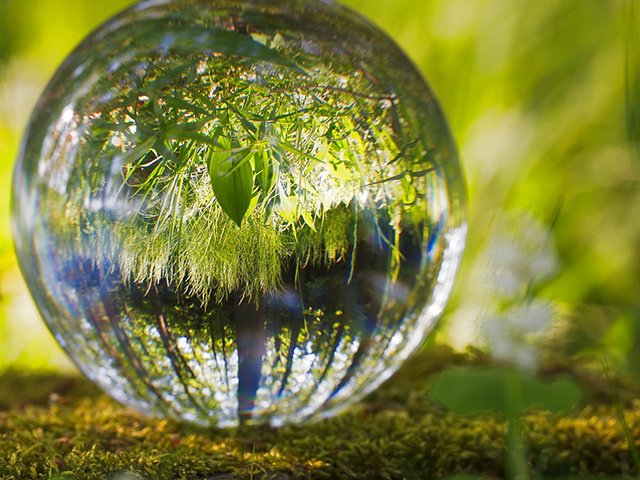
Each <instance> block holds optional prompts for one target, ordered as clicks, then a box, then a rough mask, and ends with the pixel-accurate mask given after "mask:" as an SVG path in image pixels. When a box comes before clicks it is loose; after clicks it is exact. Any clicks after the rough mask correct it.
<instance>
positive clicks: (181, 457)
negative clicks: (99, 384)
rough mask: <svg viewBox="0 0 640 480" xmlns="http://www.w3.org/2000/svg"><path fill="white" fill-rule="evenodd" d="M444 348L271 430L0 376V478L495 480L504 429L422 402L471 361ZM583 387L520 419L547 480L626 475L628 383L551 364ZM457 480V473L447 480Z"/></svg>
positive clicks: (32, 377)
mask: <svg viewBox="0 0 640 480" xmlns="http://www.w3.org/2000/svg"><path fill="white" fill-rule="evenodd" d="M481 362H482V360H481V359H479V358H478V357H477V356H474V355H459V354H454V353H452V352H450V351H449V350H447V349H442V348H440V349H435V350H431V351H430V352H426V353H423V354H421V355H419V356H417V357H415V358H414V359H412V360H411V361H410V362H409V364H408V365H407V366H406V367H405V368H404V369H403V370H401V371H400V373H399V374H398V375H396V376H395V377H394V379H392V381H390V382H389V383H387V384H386V385H385V386H384V387H383V388H382V389H380V390H379V391H378V392H376V393H375V394H374V395H372V396H370V397H369V398H368V399H366V401H365V402H363V403H361V404H360V405H358V406H356V407H354V408H352V409H351V410H350V411H349V412H348V413H346V414H344V415H342V416H340V417H338V418H335V419H332V420H327V421H323V422H320V423H316V424H312V425H309V426H300V427H286V428H282V429H279V430H271V429H255V428H242V429H234V430H215V431H207V432H205V431H196V430H194V429H193V428H190V427H185V426H181V425H178V424H175V423H172V422H168V421H159V420H154V419H147V418H144V417H142V416H140V415H139V414H137V413H136V412H134V411H132V410H130V409H127V408H123V407H121V406H119V405H117V404H116V403H115V402H113V401H111V400H109V399H108V398H107V397H105V396H104V395H102V394H100V393H99V392H98V391H96V390H95V389H94V388H93V387H92V386H90V385H88V384H87V383H86V382H85V381H84V380H82V379H80V378H75V377H62V376H57V375H51V374H34V373H20V372H16V371H9V372H6V373H5V374H3V375H2V376H1V377H0V478H2V479H41V478H44V479H49V478H55V479H69V480H71V479H74V480H75V479H82V480H85V479H87V480H90V479H104V478H112V479H124V478H126V479H133V478H140V479H189V480H192V479H197V480H235V479H244V478H254V479H267V478H271V479H278V480H287V479H297V478H323V479H335V478H338V479H339V478H348V479H356V478H358V479H377V478H381V479H392V478H407V479H422V478H426V479H429V478H447V477H448V476H451V475H456V474H461V473H465V472H466V473H476V474H482V475H483V478H501V477H502V476H503V464H504V461H503V458H504V445H505V441H504V433H505V424H504V422H503V421H502V420H501V419H500V418H499V417H497V416H495V415H484V416H482V417H462V416H458V415H454V414H452V413H448V412H446V411H444V409H442V408H440V407H438V406H436V405H433V404H432V403H431V402H429V400H428V397H427V393H426V392H427V390H428V383H429V379H430V378H432V375H433V374H434V373H436V372H438V371H440V370H441V369H442V368H444V367H446V366H450V365H456V364H469V363H481ZM554 365H555V366H554V367H553V368H551V369H550V368H548V369H547V372H546V373H547V374H552V373H556V372H557V371H562V372H569V373H571V374H573V375H575V376H576V378H578V380H579V381H580V383H581V384H582V385H584V386H585V388H586V390H587V392H588V396H587V399H586V400H585V402H584V405H583V406H581V407H580V408H578V409H576V410H575V411H574V412H572V413H570V414H567V415H564V416H562V417H552V416H551V415H548V414H544V413H537V414H531V415H529V416H528V417H527V418H526V419H525V428H526V430H527V431H528V443H529V456H530V462H531V469H532V472H534V473H536V474H538V475H540V476H544V477H545V478H549V477H558V476H563V477H566V476H571V475H573V476H574V478H587V477H588V476H590V475H603V474H605V475H616V477H615V478H623V477H621V475H623V474H627V475H630V474H634V472H635V466H634V465H635V464H634V462H633V459H632V455H631V454H630V452H629V447H628V442H627V440H626V438H628V437H625V435H624V433H623V430H622V427H621V422H620V420H619V416H618V415H616V412H615V409H614V407H613V405H612V401H611V396H610V392H611V391H612V388H614V389H615V391H617V392H619V393H620V396H621V403H620V404H621V405H622V406H623V407H624V411H625V417H626V421H627V422H628V424H629V426H630V429H631V435H632V436H633V438H636V439H639V440H640V402H637V401H635V400H634V398H640V387H639V386H637V385H635V384H634V383H633V382H629V381H625V380H624V379H620V378H616V379H614V385H613V387H610V386H609V384H608V383H607V382H606V381H605V379H604V378H602V377H601V376H599V375H598V372H589V371H588V370H586V369H584V368H582V367H576V366H572V365H561V366H558V365H557V363H556V364H554ZM459 478H462V477H459Z"/></svg>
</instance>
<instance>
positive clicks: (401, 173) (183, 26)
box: [14, 0, 465, 426]
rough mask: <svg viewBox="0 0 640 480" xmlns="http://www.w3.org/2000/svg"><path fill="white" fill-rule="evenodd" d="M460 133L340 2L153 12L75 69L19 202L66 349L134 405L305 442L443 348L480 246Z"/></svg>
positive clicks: (52, 91) (37, 277)
mask: <svg viewBox="0 0 640 480" xmlns="http://www.w3.org/2000/svg"><path fill="white" fill-rule="evenodd" d="M462 190H463V189H462V182H461V179H460V173H459V167H458V163H457V157H456V153H455V147H454V146H453V142H452V140H451V138H450V135H449V132H448V129H447V127H446V124H445V121H444V119H443V117H442V115H441V113H440V110H439V108H438V106H437V103H436V101H435V99H434V98H433V95H432V94H431V92H430V90H429V88H428V87H427V86H426V85H425V83H424V80H422V78H421V77H420V75H419V73H418V72H417V71H416V70H415V68H414V67H413V66H412V65H411V63H410V62H409V61H408V60H407V59H406V58H405V57H404V55H403V54H402V53H400V52H399V51H398V50H397V47H395V46H394V45H393V43H392V42H391V41H390V40H388V39H387V38H386V37H385V36H384V35H383V34H381V33H380V32H379V31H377V30H376V29H375V28H373V27H371V26H370V25H368V24H367V23H366V22H364V21H363V20H362V19H360V18H359V17H358V16H356V15H355V14H353V13H352V12H350V11H348V10H346V9H344V8H342V7H338V6H335V5H331V4H328V3H325V2H316V1H309V2H295V1H284V2H276V1H275V0H274V1H273V2H272V3H269V2H260V3H258V2H256V3H255V4H254V3H252V2H247V3H241V2H235V1H231V0H227V1H221V2H213V3H212V2H205V1H203V0H174V1H151V2H144V3H143V4H141V5H140V6H138V7H134V8H133V9H130V10H128V11H126V12H124V13H123V14H121V15H120V16H118V17H116V18H115V19H113V20H112V21H111V22H109V23H107V24H106V25H104V26H103V27H101V28H100V29H99V30H98V31H97V32H95V33H94V34H93V35H92V36H91V37H89V38H88V39H87V40H86V41H85V42H84V43H83V44H82V45H81V46H80V47H79V48H78V49H77V50H76V51H75V52H74V53H73V54H72V56H71V57H70V58H69V59H67V61H66V62H65V63H64V64H63V66H62V67H61V68H60V70H59V71H58V72H57V74H56V76H55V77H54V78H53V80H52V81H51V83H50V85H49V86H48V87H47V90H46V91H45V93H44V95H43V97H42V99H41V101H40V103H39V105H38V107H37V109H36V111H35V113H34V116H33V118H32V122H31V127H30V130H29V133H28V136H27V139H26V141H25V145H24V148H23V151H22V155H21V157H20V159H19V162H18V165H17V167H16V174H15V182H14V229H15V232H16V239H17V240H16V243H17V250H18V254H19V258H20V263H21V266H22V269H23V272H24V274H25V277H26V278H27V281H28V283H29V286H30V288H31V290H32V293H33V295H34V298H35V300H36V303H37V304H38V307H39V309H40V311H41V313H42V315H43V316H44V318H45V320H46V321H47V323H48V325H49V327H50V328H51V330H52V332H53V333H54V335H55V336H56V338H57V339H58V341H59V342H60V343H61V344H62V346H63V347H64V348H65V349H66V351H67V352H68V353H69V355H70V356H71V357H72V358H73V359H74V361H75V362H76V363H77V365H78V366H79V368H80V369H81V370H82V371H83V372H84V373H85V374H86V375H87V376H88V377H89V378H91V379H92V380H93V381H95V382H96V383H98V384H99V385H101V386H102V387H103V388H104V389H105V390H106V391H107V392H108V393H109V394H110V395H112V396H113V397H114V398H116V399H117V400H119V401H121V402H123V403H126V404H129V405H132V406H135V407H137V408H139V409H141V410H143V411H145V412H148V413H150V414H155V415H163V416H169V417H173V418H177V419H182V420H186V421H191V422H196V423H200V424H203V425H218V426H230V425H236V424H238V423H239V422H249V423H270V424H272V425H280V424H282V423H285V422H291V421H302V420H306V419H308V418H314V417H316V416H321V415H328V414H331V413H333V412H335V411H337V410H339V409H340V408H342V407H343V406H344V405H346V404H347V403H349V402H351V401H353V400H355V399H357V398H359V397H361V396H362V395H364V394H365V393H367V392H369V391H371V390H372V389H373V388H375V387H376V386H377V385H379V384H380V383H381V382H382V381H383V380H384V379H385V378H387V377H388V376H389V375H390V374H391V373H392V372H393V371H394V370H395V369H396V368H397V366H398V365H399V363H400V362H401V361H402V360H404V359H405V358H406V357H407V356H408V355H409V354H410V353H412V352H413V351H414V350H415V349H416V348H417V347H418V346H419V345H420V343H421V342H422V341H423V340H424V337H425V336H426V334H427V333H428V332H429V331H430V329H431V328H432V326H433V322H434V321H435V319H436V318H437V316H438V315H439V314H440V312H441V310H442V308H443V305H444V302H445V301H446V298H447V296H448V294H449V291H450V288H451V283H452V279H453V276H454V274H455V270H456V266H457V262H458V258H459V256H460V255H461V252H462V248H463V243H464V231H465V229H464V226H463V220H462V210H463V206H462V202H463V194H462Z"/></svg>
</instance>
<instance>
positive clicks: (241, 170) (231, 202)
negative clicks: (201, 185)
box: [209, 137, 253, 226]
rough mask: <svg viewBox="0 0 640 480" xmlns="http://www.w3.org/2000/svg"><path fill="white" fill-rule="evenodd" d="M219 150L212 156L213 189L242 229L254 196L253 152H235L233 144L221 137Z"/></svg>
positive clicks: (223, 207)
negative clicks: (250, 157) (251, 158)
mask: <svg viewBox="0 0 640 480" xmlns="http://www.w3.org/2000/svg"><path fill="white" fill-rule="evenodd" d="M218 144H219V147H221V148H218V149H215V148H214V149H211V150H210V153H209V177H210V178H211V187H212V188H213V193H214V194H215V196H216V200H217V201H218V204H219V205H220V208H222V210H223V211H224V212H225V213H226V214H227V215H228V216H229V218H231V220H233V221H234V222H235V223H236V225H238V226H240V225H241V224H242V220H243V219H244V216H245V214H246V213H247V210H248V209H249V205H250V204H251V198H252V196H253V169H252V168H251V162H249V161H248V160H249V158H248V157H249V154H250V153H251V149H249V148H244V149H242V150H240V151H234V150H232V149H231V145H230V142H229V141H228V140H227V139H225V138H224V137H221V138H220V139H219V141H218Z"/></svg>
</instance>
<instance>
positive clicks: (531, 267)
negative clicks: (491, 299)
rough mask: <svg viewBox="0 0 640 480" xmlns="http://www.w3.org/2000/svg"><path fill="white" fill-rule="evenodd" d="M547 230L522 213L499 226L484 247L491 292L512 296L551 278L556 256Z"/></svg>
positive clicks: (556, 262)
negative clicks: (487, 244)
mask: <svg viewBox="0 0 640 480" xmlns="http://www.w3.org/2000/svg"><path fill="white" fill-rule="evenodd" d="M550 240H551V234H550V232H549V229H548V228H547V227H546V226H545V225H543V224H541V223H540V222H538V221H537V220H535V219H534V218H533V217H532V216H531V215H528V214H524V215H522V216H520V217H518V218H516V219H512V220H510V221H506V222H503V223H501V224H500V225H499V227H498V228H497V229H496V232H495V233H494V235H493V237H492V239H491V240H490V242H489V247H488V248H487V266H488V276H489V283H490V285H491V286H492V287H493V289H494V290H495V293H496V294H498V295H501V296H503V297H506V298H515V297H517V296H518V295H520V294H521V293H522V292H523V291H524V290H526V289H527V287H529V286H531V285H535V284H538V283H540V282H541V281H543V280H546V279H548V278H549V277H551V276H552V275H553V274H554V273H555V272H556V270H557V268H558V259H557V255H556V252H555V249H554V247H553V244H552V243H551V241H550Z"/></svg>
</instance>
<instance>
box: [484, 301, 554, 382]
mask: <svg viewBox="0 0 640 480" xmlns="http://www.w3.org/2000/svg"><path fill="white" fill-rule="evenodd" d="M554 313H555V312H554V307H553V304H551V303H550V302H546V301H543V300H533V301H531V302H530V303H527V304H524V305H515V306H513V307H511V308H509V309H508V310H506V311H505V312H503V313H500V314H498V313H494V314H491V315H487V316H486V317H484V318H483V319H482V334H483V337H484V339H485V341H486V343H487V347H488V348H489V351H490V352H491V355H492V357H493V358H494V359H495V360H498V361H500V362H504V363H509V364H512V365H513V366H515V367H517V368H519V369H521V370H526V371H535V370H536V369H537V368H538V363H539V359H540V353H539V348H538V345H539V343H540V342H541V341H543V340H544V338H545V337H546V336H547V334H548V333H549V330H550V327H551V325H552V322H553V317H554Z"/></svg>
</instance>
